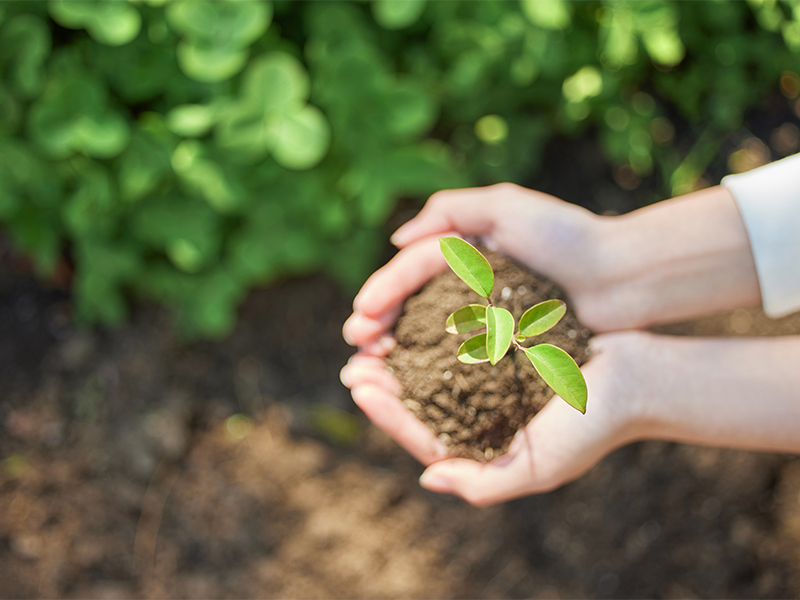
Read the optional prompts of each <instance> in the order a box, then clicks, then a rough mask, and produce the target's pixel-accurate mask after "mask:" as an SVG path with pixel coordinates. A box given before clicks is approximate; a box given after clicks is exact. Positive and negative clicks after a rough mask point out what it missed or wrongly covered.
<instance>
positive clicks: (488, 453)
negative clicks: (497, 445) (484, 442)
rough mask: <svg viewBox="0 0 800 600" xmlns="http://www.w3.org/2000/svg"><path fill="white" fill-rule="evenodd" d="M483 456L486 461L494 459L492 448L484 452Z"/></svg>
mask: <svg viewBox="0 0 800 600" xmlns="http://www.w3.org/2000/svg"><path fill="white" fill-rule="evenodd" d="M483 455H484V456H485V457H486V460H492V459H493V458H494V450H493V449H492V448H487V449H486V450H484V451H483Z"/></svg>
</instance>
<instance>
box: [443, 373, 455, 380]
mask: <svg viewBox="0 0 800 600" xmlns="http://www.w3.org/2000/svg"><path fill="white" fill-rule="evenodd" d="M452 376H453V374H452V373H451V372H450V371H445V372H444V378H445V379H450V378H451V377H452Z"/></svg>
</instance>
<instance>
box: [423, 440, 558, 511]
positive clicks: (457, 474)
mask: <svg viewBox="0 0 800 600" xmlns="http://www.w3.org/2000/svg"><path fill="white" fill-rule="evenodd" d="M531 469H532V465H531V462H530V454H529V453H528V452H526V451H518V452H517V453H516V454H514V455H512V456H502V457H500V458H499V459H497V460H496V461H492V462H489V463H479V462H476V461H474V460H468V459H465V458H453V459H448V460H443V461H439V462H437V463H434V464H432V465H431V466H429V467H428V468H427V469H426V470H425V472H424V473H423V474H422V476H421V477H420V479H419V482H420V485H421V486H422V487H424V488H426V489H428V490H431V491H433V492H439V493H443V494H455V495H456V496H460V497H462V498H463V499H464V500H466V501H467V502H469V503H470V504H472V505H474V506H491V505H492V504H498V503H500V502H505V501H507V500H511V499H513V498H519V497H520V496H525V495H528V494H531V493H534V492H536V491H545V490H544V489H538V488H537V487H536V486H535V485H534V482H533V481H531V479H532V478H531V476H530V471H531Z"/></svg>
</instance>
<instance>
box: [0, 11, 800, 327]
mask: <svg viewBox="0 0 800 600" xmlns="http://www.w3.org/2000/svg"><path fill="white" fill-rule="evenodd" d="M799 60H800V3H798V2H796V1H795V2H775V1H769V0H762V1H752V2H748V3H741V2H739V3H734V2H722V1H710V2H675V3H673V2H663V1H651V2H645V1H643V2H579V3H574V4H573V3H567V2H562V1H560V0H523V1H522V2H520V3H517V2H494V1H483V2H425V0H409V1H408V2H400V1H394V0H377V1H375V2H370V3H366V2H354V3H338V2H289V1H275V2H273V3H269V2H248V1H244V2H180V1H175V2H165V1H163V0H146V1H144V2H133V1H132V2H124V1H120V2H92V1H81V0H73V1H66V0H53V1H51V2H46V3H45V2H4V3H0V222H2V223H3V224H4V225H5V227H6V228H7V229H8V231H9V232H10V233H11V235H12V237H13V239H14V241H15V243H16V244H17V245H18V246H19V247H20V248H21V249H22V250H24V251H25V252H27V253H28V254H29V255H30V256H31V257H32V258H33V259H34V261H35V264H36V266H37V269H38V270H39V271H40V272H41V273H42V274H47V273H48V272H50V271H52V270H53V269H54V268H55V266H56V265H57V263H58V261H59V260H60V257H62V256H64V252H65V251H69V252H70V256H71V259H72V261H73V263H74V266H75V281H74V299H75V304H76V312H77V315H78V316H79V318H80V319H82V320H84V321H88V322H97V321H99V322H102V323H105V324H115V323H118V322H120V321H121V320H123V319H124V318H125V316H126V297H128V296H129V295H135V296H141V297H146V298H152V299H155V300H157V301H159V302H163V303H166V304H168V305H170V306H173V307H175V308H176V310H177V314H178V315H179V322H180V324H181V327H182V330H183V331H184V332H185V333H186V334H187V335H190V336H196V335H206V336H208V335H219V334H223V333H225V332H226V331H228V330H229V329H230V327H231V325H232V323H233V320H234V317H235V309H236V306H237V304H238V303H239V302H240V301H241V299H242V298H243V296H244V294H245V292H246V291H247V290H248V289H249V288H250V287H252V286H254V285H260V284H265V283H268V282H270V281H274V280H276V279H277V278H280V277H285V276H291V275H301V274H307V273H312V272H318V271H326V272H328V273H330V274H332V275H333V276H335V277H336V278H337V279H338V280H339V281H341V282H342V283H343V284H345V285H347V286H355V285H357V284H358V283H360V282H361V281H362V280H363V278H364V277H365V275H366V274H368V272H369V271H370V270H371V269H372V268H373V267H374V264H373V263H374V260H375V258H376V254H377V251H378V249H379V248H380V247H381V244H382V243H383V239H384V236H385V232H384V231H383V227H382V226H383V225H384V223H385V222H386V220H387V218H388V217H389V216H390V215H391V213H392V212H393V210H394V209H395V206H396V202H397V200H398V198H402V197H408V198H420V199H421V198H424V197H425V196H427V195H428V194H430V193H432V192H434V191H435V190H437V189H441V188H446V187H455V186H466V185H474V184H486V183H492V182H497V181H501V180H508V181H522V180H526V179H528V180H529V179H530V177H531V175H532V174H535V172H536V171H537V169H538V168H539V166H540V158H541V154H542V151H543V149H544V147H545V145H546V143H547V142H548V141H549V140H550V139H551V138H552V137H553V136H554V135H556V134H571V135H580V134H583V133H585V132H587V131H589V130H592V131H596V132H597V136H598V139H599V140H600V142H601V147H602V149H603V151H604V153H605V154H606V156H607V158H608V160H609V162H610V163H612V164H614V165H628V166H629V168H630V169H632V171H633V172H634V173H636V174H638V175H639V176H646V175H649V174H650V173H654V172H655V173H657V174H658V176H659V179H660V181H663V182H664V183H665V189H664V193H665V194H668V193H677V192H681V191H686V190H689V189H691V188H692V187H693V186H694V185H696V182H697V180H698V178H699V177H701V176H702V174H703V172H704V171H705V168H706V166H707V164H708V162H709V161H710V160H711V159H712V158H713V157H714V156H715V155H716V153H717V152H718V150H719V140H721V139H723V138H724V136H725V135H726V134H727V133H728V132H730V131H733V130H736V129H737V128H739V127H740V126H741V124H742V122H743V117H744V114H745V111H747V110H748V109H751V108H752V107H754V106H755V105H757V104H758V103H759V102H760V101H761V100H762V99H763V98H764V97H765V95H766V94H768V93H769V92H770V91H773V90H776V89H777V86H778V82H779V81H780V79H781V76H782V74H783V76H784V77H787V75H786V73H787V72H788V73H789V74H788V76H790V77H791V76H794V78H795V79H796V78H797V76H796V75H794V73H795V72H796V71H797V70H798V68H797V65H798V61H799ZM676 124H678V125H680V126H681V127H686V126H688V127H689V128H690V129H691V131H692V132H693V139H696V140H697V143H696V145H695V147H694V148H692V149H690V150H689V151H687V149H685V148H678V147H676V146H675V145H674V144H673V143H672V140H673V132H674V129H675V126H676Z"/></svg>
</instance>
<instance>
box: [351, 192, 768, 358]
mask: <svg viewBox="0 0 800 600" xmlns="http://www.w3.org/2000/svg"><path fill="white" fill-rule="evenodd" d="M453 234H456V235H464V236H476V237H480V238H482V239H483V241H484V242H485V243H486V244H487V245H488V246H490V247H493V248H495V249H497V250H499V251H500V252H502V253H504V254H506V255H508V256H511V257H512V258H515V259H517V260H518V261H520V262H521V263H522V264H524V265H526V266H528V267H530V268H531V269H532V270H534V271H537V272H539V273H541V274H543V275H546V276H547V277H550V278H551V279H552V280H554V281H555V282H556V283H558V284H559V285H560V286H561V287H562V288H563V289H564V291H565V292H566V293H567V295H568V296H569V300H570V304H571V307H572V308H573V309H574V310H575V312H576V314H577V316H578V318H579V319H580V320H581V322H582V323H583V324H584V325H586V326H587V327H588V328H589V329H591V330H592V331H594V332H595V333H602V332H609V331H619V330H624V329H641V328H645V327H649V326H651V325H656V324H660V323H667V322H674V321H680V320H685V319H689V318H694V317H698V316H701V315H704V314H710V313H714V312H719V311H723V310H730V309H733V308H737V307H740V306H751V305H754V304H758V303H759V302H760V300H761V294H760V291H759V287H758V277H757V275H756V270H755V264H754V262H753V257H752V254H751V251H750V243H749V241H748V237H747V232H746V231H745V229H744V225H743V223H742V220H741V216H740V215H739V211H738V209H737V207H736V204H735V202H734V200H733V198H732V197H731V195H730V193H729V192H728V191H727V190H726V189H725V188H722V187H719V186H717V187H715V188H710V189H708V190H703V191H700V192H695V193H692V194H688V195H686V196H684V197H682V198H678V199H673V200H669V201H666V202H661V203H658V204H656V205H653V206H650V207H647V208H644V209H640V210H637V211H634V212H633V213H630V214H628V215H624V216H622V217H599V216H597V215H594V214H592V213H590V212H589V211H587V210H585V209H582V208H580V207H578V206H575V205H572V204H568V203H566V202H563V201H561V200H559V199H557V198H554V197H552V196H548V195H547V194H542V193H540V192H534V191H531V190H527V189H525V188H521V187H519V186H516V185H513V184H499V185H494V186H490V187H486V188H475V189H468V190H447V191H443V192H438V193H436V194H434V195H433V196H432V197H431V199H430V200H429V201H428V203H427V204H426V205H425V207H424V208H423V209H422V211H421V212H420V213H419V215H417V216H416V217H415V218H414V219H412V220H411V221H409V222H408V223H406V224H405V225H403V226H402V227H401V228H400V229H398V230H397V232H396V233H395V234H394V236H392V241H393V242H394V243H395V244H396V245H397V246H398V247H400V248H401V251H400V252H399V253H398V254H397V256H395V257H394V258H393V259H392V260H391V261H390V262H389V263H388V264H387V265H386V266H384V267H383V268H381V269H379V270H378V271H377V272H375V273H374V274H373V276H372V277H370V278H369V280H367V282H366V283H365V284H364V287H363V288H362V289H361V291H360V292H359V294H358V296H356V299H355V302H354V303H353V306H354V314H353V316H352V317H351V318H350V319H349V320H348V321H347V323H345V326H344V336H345V339H346V340H348V342H349V343H350V344H352V345H354V346H359V347H362V348H365V347H367V346H369V345H370V344H372V343H373V342H375V341H376V340H377V339H378V337H379V335H380V334H382V333H384V332H386V331H388V330H389V328H390V327H391V325H392V324H393V323H394V322H395V320H396V319H397V317H398V316H399V315H400V313H401V311H402V306H403V303H404V302H405V300H406V298H407V297H408V296H410V295H411V294H412V293H414V292H415V291H417V290H418V289H419V288H421V287H422V286H423V285H424V284H425V283H426V282H427V281H429V280H430V279H432V278H433V277H434V276H435V275H437V274H438V273H440V272H441V271H443V270H444V269H446V268H447V267H446V263H445V261H444V258H443V257H442V255H441V253H440V251H439V247H438V243H437V239H438V238H439V237H442V236H444V235H453Z"/></svg>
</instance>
